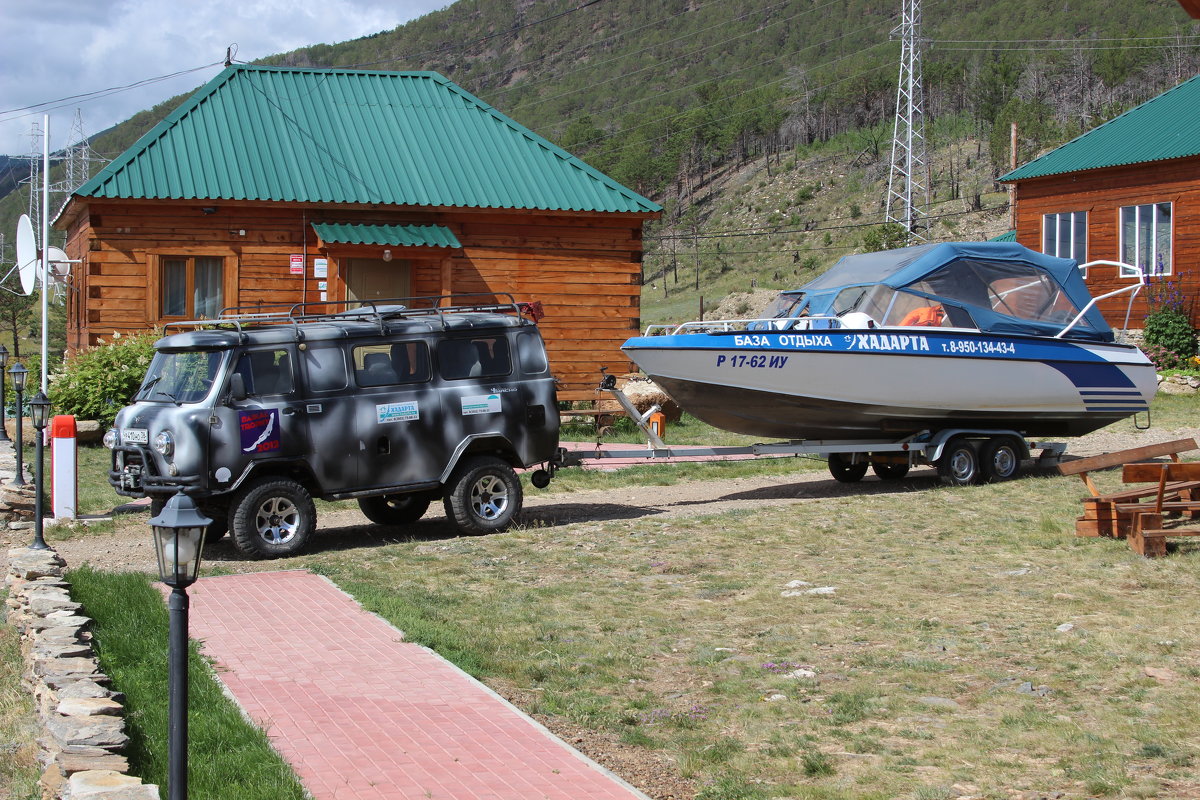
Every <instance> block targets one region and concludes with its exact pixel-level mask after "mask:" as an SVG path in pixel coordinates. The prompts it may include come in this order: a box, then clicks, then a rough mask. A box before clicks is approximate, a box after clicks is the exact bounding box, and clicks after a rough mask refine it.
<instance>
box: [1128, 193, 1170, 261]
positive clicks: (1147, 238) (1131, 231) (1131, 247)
mask: <svg viewBox="0 0 1200 800" xmlns="http://www.w3.org/2000/svg"><path fill="white" fill-rule="evenodd" d="M1121 260H1122V261H1124V262H1125V263H1126V264H1132V265H1133V266H1135V267H1138V268H1139V269H1140V270H1142V272H1144V273H1146V274H1148V275H1170V274H1171V204H1170V203H1146V204H1145V205H1140V206H1124V207H1122V208H1121ZM1121 276H1122V277H1127V278H1134V277H1137V273H1136V272H1134V271H1133V270H1131V269H1127V268H1125V267H1122V268H1121Z"/></svg>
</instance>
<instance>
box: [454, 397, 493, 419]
mask: <svg viewBox="0 0 1200 800" xmlns="http://www.w3.org/2000/svg"><path fill="white" fill-rule="evenodd" d="M499 413H500V395H498V394H476V395H471V396H470V397H464V398H462V415H463V416H464V417H470V416H473V415H475V414H499Z"/></svg>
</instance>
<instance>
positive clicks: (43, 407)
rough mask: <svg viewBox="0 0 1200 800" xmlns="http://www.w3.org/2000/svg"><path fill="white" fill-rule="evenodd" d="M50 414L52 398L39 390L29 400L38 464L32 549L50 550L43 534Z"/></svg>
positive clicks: (35, 468) (34, 480)
mask: <svg viewBox="0 0 1200 800" xmlns="http://www.w3.org/2000/svg"><path fill="white" fill-rule="evenodd" d="M49 415H50V398H49V397H46V393H45V392H42V391H39V392H38V393H37V394H36V395H34V397H33V399H32V400H30V401H29V416H30V418H31V419H32V420H33V427H34V428H35V429H36V430H37V446H36V451H37V464H36V465H34V468H33V487H34V488H33V544H31V545H29V549H30V550H49V549H50V545H48V544H46V540H45V539H44V538H43V536H42V531H43V530H44V525H43V522H44V515H43V513H42V484H43V480H42V461H43V460H44V459H43V455H44V450H43V447H44V442H43V441H42V431H44V430H45V429H46V420H47V418H48V417H49Z"/></svg>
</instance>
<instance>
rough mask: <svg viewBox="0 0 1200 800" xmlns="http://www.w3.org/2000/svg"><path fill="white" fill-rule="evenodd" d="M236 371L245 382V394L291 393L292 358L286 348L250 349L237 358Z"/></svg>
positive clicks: (292, 384)
mask: <svg viewBox="0 0 1200 800" xmlns="http://www.w3.org/2000/svg"><path fill="white" fill-rule="evenodd" d="M237 372H238V373H240V374H241V376H242V380H243V381H245V383H246V392H247V394H253V395H259V396H262V395H271V394H291V392H292V388H293V387H294V386H295V385H296V384H295V382H294V381H293V379H292V359H291V356H289V355H288V351H287V350H251V351H249V352H247V353H243V354H242V357H241V358H240V359H238V365H237Z"/></svg>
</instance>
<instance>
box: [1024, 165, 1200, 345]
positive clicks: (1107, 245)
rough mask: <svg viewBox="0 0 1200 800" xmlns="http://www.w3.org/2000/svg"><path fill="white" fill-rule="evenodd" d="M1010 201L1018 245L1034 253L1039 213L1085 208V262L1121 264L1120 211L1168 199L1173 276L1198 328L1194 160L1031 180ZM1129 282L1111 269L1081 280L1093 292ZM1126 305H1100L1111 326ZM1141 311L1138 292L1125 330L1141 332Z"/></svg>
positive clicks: (1198, 219) (1199, 190) (1197, 172)
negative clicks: (1186, 299) (1131, 329)
mask: <svg viewBox="0 0 1200 800" xmlns="http://www.w3.org/2000/svg"><path fill="white" fill-rule="evenodd" d="M1016 198H1017V199H1016V230H1017V241H1018V242H1020V243H1021V244H1023V245H1025V246H1026V247H1028V248H1030V249H1031V250H1037V251H1039V252H1040V251H1041V249H1042V216H1043V215H1044V214H1053V213H1064V212H1069V211H1086V212H1087V214H1088V243H1087V258H1088V260H1089V261H1092V260H1096V259H1107V260H1110V261H1120V260H1121V226H1120V213H1121V208H1122V207H1124V206H1134V205H1143V204H1149V203H1164V202H1170V203H1171V204H1172V243H1171V244H1172V279H1173V280H1175V281H1177V282H1179V284H1180V288H1181V289H1182V290H1183V291H1184V292H1185V294H1186V295H1187V296H1188V297H1190V298H1192V307H1191V314H1192V325H1193V326H1196V327H1200V302H1196V300H1195V298H1196V297H1197V295H1198V294H1200V269H1197V266H1198V264H1200V157H1192V158H1180V159H1172V160H1170V161H1161V162H1154V163H1146V164H1135V165H1132V166H1128V167H1114V168H1109V169H1097V170H1088V171H1086V172H1076V173H1069V174H1066V175H1054V176H1048V177H1045V178H1033V179H1030V180H1025V181H1020V182H1019V183H1018V184H1017V190H1016ZM1131 282H1132V279H1130V278H1127V277H1121V276H1120V274H1119V270H1118V268H1117V267H1109V266H1099V267H1092V268H1091V269H1090V270H1089V271H1088V276H1087V283H1088V288H1089V289H1090V290H1091V292H1092V294H1093V295H1101V294H1104V293H1105V292H1110V291H1112V290H1114V289H1118V288H1121V287H1123V286H1128V285H1129V284H1130V283H1131ZM1127 307H1128V296H1127V295H1118V296H1117V297H1115V298H1112V299H1110V300H1107V301H1104V302H1102V303H1101V304H1100V309H1101V311H1103V312H1104V317H1105V319H1106V320H1108V322H1109V324H1110V325H1112V326H1113V327H1114V328H1119V327H1121V326H1122V325H1124V322H1125V312H1126V309H1127ZM1147 312H1148V308H1147V305H1146V301H1145V290H1143V291H1142V292H1141V293H1140V294H1139V296H1138V298H1137V299H1136V300H1135V301H1134V305H1133V310H1132V313H1131V314H1130V317H1129V326H1130V327H1131V328H1141V327H1142V325H1143V323H1144V321H1145V317H1146V313H1147Z"/></svg>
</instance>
